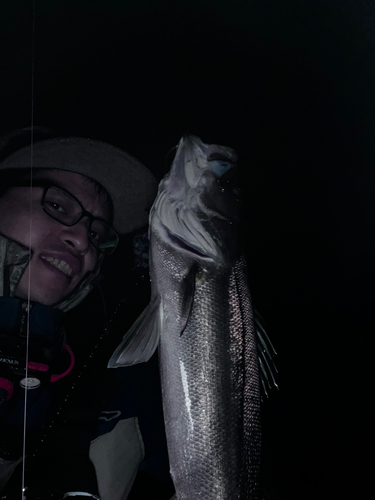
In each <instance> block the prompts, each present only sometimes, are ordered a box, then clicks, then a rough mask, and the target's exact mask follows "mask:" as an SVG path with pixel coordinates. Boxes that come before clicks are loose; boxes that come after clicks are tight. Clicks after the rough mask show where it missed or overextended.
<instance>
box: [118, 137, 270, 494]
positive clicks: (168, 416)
mask: <svg viewBox="0 0 375 500" xmlns="http://www.w3.org/2000/svg"><path fill="white" fill-rule="evenodd" d="M236 163H237V155H236V153H235V152H234V151H233V150H232V149H230V148H226V147H223V146H216V145H206V144H203V143H202V142H201V141H200V139H198V138H197V137H192V136H190V137H184V138H182V139H181V141H180V143H179V146H178V149H177V153H176V157H175V160H174V162H173V165H172V167H171V171H170V173H169V174H168V175H167V176H166V177H165V178H164V179H163V180H162V181H161V183H160V185H159V191H158V195H157V198H156V200H155V202H154V205H153V207H152V209H151V213H150V276H151V285H152V296H151V301H150V304H149V306H148V307H147V308H146V310H145V311H144V312H143V313H142V315H141V316H140V318H139V319H138V320H137V321H136V323H135V324H134V325H133V327H132V328H131V329H130V330H129V332H128V333H127V334H126V335H125V337H124V341H123V342H122V344H121V345H120V346H119V347H118V348H117V349H116V351H115V353H114V354H113V356H112V358H111V360H110V362H109V366H110V367H117V366H124V365H129V364H134V363H139V362H142V361H147V360H148V359H149V358H150V357H151V355H152V354H153V352H154V351H155V349H156V347H157V346H159V355H160V370H161V381H162V391H163V407H164V418H165V427H166V434H167V442H168V452H169V458H170V464H171V475H172V479H173V482H174V485H175V489H176V499H177V500H197V499H199V498H204V499H205V500H237V499H238V500H245V499H246V500H256V499H258V498H259V496H258V495H259V467H260V446H261V444H260V443H261V429H260V389H259V387H260V378H259V362H258V351H257V338H256V332H255V329H254V320H253V312H252V306H251V299H250V294H249V290H248V286H247V273H246V265H245V260H244V258H243V256H241V249H240V246H239V244H238V234H237V233H238V224H239V220H240V206H239V205H240V203H239V190H238V186H237V184H236V170H237V165H236Z"/></svg>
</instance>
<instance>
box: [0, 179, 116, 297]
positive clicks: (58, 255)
mask: <svg viewBox="0 0 375 500" xmlns="http://www.w3.org/2000/svg"><path fill="white" fill-rule="evenodd" d="M33 179H34V182H35V183H37V180H38V179H39V180H40V179H42V180H48V181H51V182H52V183H53V184H55V185H56V186H58V187H60V188H62V189H65V190H66V191H68V192H69V193H71V194H72V195H73V196H75V198H77V200H79V202H80V203H81V205H82V206H83V208H84V209H85V210H87V212H89V213H90V214H92V215H93V216H95V217H98V218H100V219H103V220H106V221H108V217H109V213H108V209H107V208H106V205H105V204H104V203H103V200H102V198H101V197H99V196H97V194H96V192H95V188H94V186H93V184H92V183H91V182H90V181H88V180H87V178H85V177H84V176H82V175H80V174H76V173H73V172H66V171H63V170H40V171H38V170H36V172H35V173H34V175H33ZM42 196H43V188H41V187H34V188H33V189H32V192H31V210H32V211H31V221H30V188H28V187H14V188H12V189H10V190H9V191H7V192H6V193H5V195H4V196H3V197H2V198H0V233H1V234H3V235H4V236H6V237H8V238H10V239H12V240H14V241H16V242H18V243H21V244H22V245H24V246H25V247H29V245H31V249H32V250H33V252H34V254H33V258H32V259H31V263H30V265H29V268H30V287H29V272H28V271H29V269H26V271H25V273H24V274H23V276H22V278H21V281H20V283H19V285H18V286H17V289H16V291H15V295H16V296H17V297H20V298H23V299H26V298H27V297H28V290H29V288H30V299H31V300H32V301H36V302H40V303H41V304H44V305H54V304H56V303H58V302H60V301H61V300H62V299H64V298H65V297H67V296H68V295H69V294H70V293H71V292H72V291H73V290H74V289H75V288H76V286H77V285H78V283H79V282H80V281H81V280H82V278H83V277H84V276H85V275H86V273H88V272H90V271H93V270H94V268H95V267H96V264H97V262H98V250H97V249H96V248H95V247H94V246H93V245H92V243H90V239H89V234H88V228H89V219H88V217H84V218H83V219H81V220H80V221H79V222H78V223H77V224H75V225H74V226H70V227H68V226H64V225H63V224H61V223H60V222H58V221H56V220H54V219H53V218H51V217H50V216H49V215H47V214H46V213H45V212H44V211H43V209H42V207H41V199H42Z"/></svg>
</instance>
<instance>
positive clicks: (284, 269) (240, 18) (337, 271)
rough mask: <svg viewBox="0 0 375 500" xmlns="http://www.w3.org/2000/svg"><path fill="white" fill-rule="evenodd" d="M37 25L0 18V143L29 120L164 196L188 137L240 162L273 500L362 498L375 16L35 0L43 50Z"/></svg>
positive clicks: (296, 4) (10, 6)
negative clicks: (108, 148) (129, 163)
mask: <svg viewBox="0 0 375 500" xmlns="http://www.w3.org/2000/svg"><path fill="white" fill-rule="evenodd" d="M32 11H33V2H32V1H31V0H17V2H15V1H14V0H2V1H1V4H0V65H1V66H0V67H1V79H0V85H1V87H0V88H1V92H0V112H1V121H0V135H4V134H6V133H8V132H10V131H11V130H13V129H15V128H19V127H25V126H29V125H30V124H31V121H32V120H33V123H34V124H35V125H43V126H46V127H49V128H51V129H52V130H54V131H56V133H57V134H64V135H67V134H68V135H77V136H86V137H91V138H95V139H99V140H104V141H107V142H110V143H112V144H114V145H116V146H119V147H122V148H123V149H125V150H126V151H127V152H129V153H130V154H132V155H133V156H135V157H137V158H138V159H140V160H141V161H142V162H143V163H144V164H145V165H146V166H147V167H148V168H149V169H150V170H151V171H153V172H154V174H155V175H156V176H157V177H158V179H161V177H162V176H163V175H164V173H165V169H166V161H167V160H166V157H167V154H168V152H169V151H170V150H171V148H173V146H174V145H175V144H176V143H177V142H178V140H179V138H180V137H181V135H182V134H184V133H193V134H195V135H198V136H200V137H201V139H202V140H203V141H204V142H206V143H218V144H223V145H226V146H231V147H233V148H235V149H236V150H237V151H238V153H239V156H240V167H241V171H242V174H241V175H242V181H243V182H242V186H243V193H244V197H245V214H246V220H247V229H248V242H247V247H246V249H245V251H246V255H247V258H248V263H249V280H250V287H251V291H252V296H253V300H254V303H255V306H256V308H257V309H258V310H259V312H260V313H261V314H262V316H263V317H264V318H265V321H266V324H267V331H268V333H269V335H270V336H271V338H272V340H273V342H274V344H275V347H276V350H277V351H278V354H279V355H278V368H279V372H280V376H279V385H280V392H279V394H275V395H273V397H272V398H271V401H270V402H268V403H266V405H265V407H264V430H263V432H264V455H265V457H264V464H265V466H264V467H265V473H266V475H267V476H268V479H269V495H270V498H272V499H276V500H279V499H283V500H284V499H285V500H287V499H288V500H293V499H310V498H311V499H316V498H320V499H326V498H327V499H333V498H335V499H336V498H340V499H341V498H349V497H350V498H356V497H357V495H358V498H360V496H359V495H360V492H362V491H363V490H364V483H365V481H366V478H367V477H368V476H369V474H370V466H369V464H368V465H366V460H365V458H364V457H365V453H366V448H367V446H368V445H367V441H368V440H369V433H368V432H367V430H366V426H365V424H366V420H367V419H368V413H369V409H370V394H371V393H370V392H369V391H370V389H369V381H370V376H371V375H372V374H371V364H372V363H373V351H372V350H371V347H370V344H371V340H370V339H372V335H373V332H374V321H373V318H372V315H371V312H372V309H373V304H374V300H373V298H374V297H373V281H374V277H375V273H374V265H373V255H374V238H373V228H374V223H375V220H374V206H373V205H374V204H373V198H374V196H373V193H374V187H375V186H374V184H375V170H374V157H375V151H374V132H375V131H374V126H375V113H374V107H375V97H374V96H375V92H374V89H375V86H374V84H375V78H374V77H375V75H374V62H375V56H374V46H375V44H374V42H375V35H374V26H375V4H374V3H373V2H368V1H365V0H341V1H338V0H284V1H280V0H232V1H230V2H229V1H220V0H216V1H214V0H199V1H198V0H184V1H182V0H175V1H167V0H164V1H160V0H159V1H156V0H154V1H151V0H137V1H132V2H130V1H126V0H101V1H97V0H74V1H73V0H70V1H68V0H63V1H62V0H49V1H46V0H35V17H34V42H33V36H32V33H33V16H32ZM33 47H34V65H32V60H33V57H32V54H33ZM32 66H33V71H32ZM32 75H33V78H32ZM32 81H33V85H32ZM32 95H33V99H32ZM116 259H120V260H121V255H119V256H117V257H113V260H112V263H109V264H108V266H109V267H111V266H112V268H113V269H115V268H116V265H119V266H120V264H119V260H116ZM124 286H126V285H124V283H121V282H116V283H112V284H111V287H110V288H111V294H112V295H111V300H113V297H115V296H116V297H117V298H120V297H121V294H122V290H123V287H124ZM108 293H109V292H108Z"/></svg>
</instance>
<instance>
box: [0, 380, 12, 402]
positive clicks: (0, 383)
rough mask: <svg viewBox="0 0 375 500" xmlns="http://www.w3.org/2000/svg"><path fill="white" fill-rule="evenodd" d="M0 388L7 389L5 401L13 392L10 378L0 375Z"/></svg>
mask: <svg viewBox="0 0 375 500" xmlns="http://www.w3.org/2000/svg"><path fill="white" fill-rule="evenodd" d="M0 389H5V390H6V391H7V393H8V394H7V398H6V401H8V399H9V398H10V397H11V395H12V394H13V384H12V382H11V381H10V380H7V379H6V378H3V377H0Z"/></svg>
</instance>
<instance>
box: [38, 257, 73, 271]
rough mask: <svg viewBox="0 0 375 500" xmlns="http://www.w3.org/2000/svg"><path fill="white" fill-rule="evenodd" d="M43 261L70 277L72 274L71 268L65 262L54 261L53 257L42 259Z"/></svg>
mask: <svg viewBox="0 0 375 500" xmlns="http://www.w3.org/2000/svg"><path fill="white" fill-rule="evenodd" d="M42 259H43V260H46V261H47V262H49V263H50V264H52V265H53V266H55V267H56V268H57V269H58V270H59V271H61V272H62V273H64V274H66V275H67V276H70V275H71V274H72V268H71V267H70V266H69V264H67V263H66V262H65V260H59V259H54V258H53V257H43V256H42Z"/></svg>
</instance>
